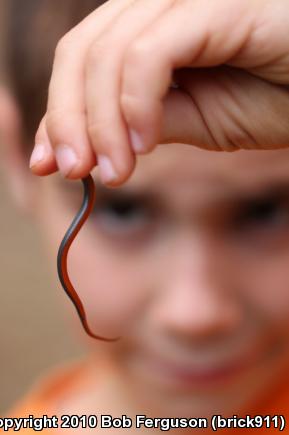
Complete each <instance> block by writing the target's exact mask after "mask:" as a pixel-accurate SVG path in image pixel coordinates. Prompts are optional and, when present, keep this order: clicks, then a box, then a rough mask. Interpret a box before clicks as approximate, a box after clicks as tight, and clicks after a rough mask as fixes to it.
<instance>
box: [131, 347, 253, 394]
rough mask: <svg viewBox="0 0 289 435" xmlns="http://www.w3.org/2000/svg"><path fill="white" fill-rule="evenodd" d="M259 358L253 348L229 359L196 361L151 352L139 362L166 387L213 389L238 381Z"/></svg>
mask: <svg viewBox="0 0 289 435" xmlns="http://www.w3.org/2000/svg"><path fill="white" fill-rule="evenodd" d="M259 358H260V354H259V352H258V353H256V352H255V351H254V352H248V353H246V354H244V355H243V356H242V357H239V358H234V359H231V360H227V361H218V362H214V363H212V362H210V363H208V362H206V363H204V364H200V363H198V364H196V363H195V362H193V363H192V362H191V361H190V362H189V361H180V360H178V359H177V358H173V359H172V358H170V359H169V358H167V357H163V356H162V355H160V354H157V353H150V352H148V353H145V354H142V355H140V356H138V358H137V361H136V363H137V366H139V367H140V369H141V371H142V372H143V371H144V372H145V375H148V376H149V377H150V378H151V379H155V380H156V381H159V382H160V383H161V384H165V385H166V386H169V387H172V388H176V389H181V390H189V389H192V388H202V389H214V388H218V387H220V386H224V385H225V384H230V383H232V382H234V381H236V380H237V379H238V377H240V376H241V375H242V374H244V373H245V372H246V371H247V370H249V369H250V368H251V367H252V366H254V365H255V364H256V363H257V362H258V360H259Z"/></svg>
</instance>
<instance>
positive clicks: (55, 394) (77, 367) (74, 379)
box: [8, 361, 289, 435]
mask: <svg viewBox="0 0 289 435" xmlns="http://www.w3.org/2000/svg"><path fill="white" fill-rule="evenodd" d="M87 367H88V366H87V364H86V362H85V361H81V362H77V363H74V364H71V365H70V366H67V365H66V366H63V367H60V368H57V369H55V370H54V371H53V372H52V373H50V375H49V376H46V378H45V379H44V380H41V381H40V382H38V383H37V385H35V387H34V388H32V390H31V392H30V393H29V395H27V396H26V397H25V399H24V400H22V401H21V402H19V403H18V404H17V406H16V407H14V409H12V410H11V412H10V413H9V415H8V417H11V418H24V417H29V416H30V415H33V417H43V416H44V415H47V416H48V417H52V416H53V415H54V412H55V411H54V409H55V403H57V402H58V400H59V398H60V397H61V396H62V394H67V393H68V392H69V390H70V389H72V388H73V387H74V386H75V385H76V384H77V383H78V382H81V380H82V379H83V378H84V377H85V376H86V375H87ZM236 414H237V413H236ZM254 415H261V416H266V415H270V416H274V415H283V416H284V418H285V420H287V423H288V425H289V381H288V379H285V380H284V381H281V382H280V384H279V385H277V386H275V387H274V390H272V391H268V394H267V395H266V397H264V401H263V403H262V404H261V405H260V404H259V405H258V407H256V408H255V409H253V410H252V412H250V416H254ZM241 416H242V415H240V417H241ZM22 430H25V431H26V432H25V433H26V434H27V435H35V433H36V432H35V431H34V430H33V429H22ZM200 430H201V429H200ZM236 430H237V431H238V433H239V434H240V435H245V434H247V433H248V432H249V431H250V432H251V431H254V432H256V430H257V429H245V430H243V429H228V431H229V432H230V433H235V431H236ZM47 431H50V432H51V434H52V433H54V434H55V433H56V432H57V429H46V433H47V434H49V433H50V432H47ZM257 431H258V430H257ZM261 431H262V433H263V432H264V431H265V433H266V434H268V435H270V434H276V433H277V432H278V429H275V428H273V427H272V428H270V429H265V428H264V429H261ZM192 432H193V433H194V432H195V431H194V430H193V429H192ZM221 432H222V433H224V432H226V431H225V430H222V431H221ZM283 433H284V434H288V435H289V427H288V428H287V427H285V430H284V431H283Z"/></svg>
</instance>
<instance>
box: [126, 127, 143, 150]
mask: <svg viewBox="0 0 289 435" xmlns="http://www.w3.org/2000/svg"><path fill="white" fill-rule="evenodd" d="M129 136H130V142H131V146H132V149H133V150H134V152H135V153H142V152H144V151H145V148H144V144H143V142H142V139H141V137H140V135H139V134H138V133H137V132H136V131H135V130H132V129H131V130H130V131H129Z"/></svg>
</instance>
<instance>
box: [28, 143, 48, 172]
mask: <svg viewBox="0 0 289 435" xmlns="http://www.w3.org/2000/svg"><path fill="white" fill-rule="evenodd" d="M44 156H45V146H44V145H42V144H36V145H35V147H34V150H33V152H32V154H31V157H30V163H29V167H30V168H33V166H36V165H37V164H38V163H39V162H41V161H42V160H43V159H44Z"/></svg>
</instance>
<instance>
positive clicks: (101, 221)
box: [38, 144, 289, 417]
mask: <svg viewBox="0 0 289 435" xmlns="http://www.w3.org/2000/svg"><path fill="white" fill-rule="evenodd" d="M288 157H289V151H274V152H273V151H270V152H253V151H248V152H246V151H242V152H238V153H231V154H225V153H212V152H206V151H200V150H198V149H194V148H193V147H189V146H183V145H178V144H175V145H170V146H160V147H158V149H157V150H156V151H155V152H153V153H152V154H151V155H148V156H145V157H142V158H140V159H139V162H138V166H137V170H136V172H135V174H134V176H133V178H132V179H131V180H130V181H129V182H128V183H126V185H125V186H123V187H121V188H119V189H114V190H112V189H104V188H103V187H100V186H99V185H98V187H97V204H96V206H95V210H94V212H93V214H92V215H91V217H90V219H89V221H88V223H87V224H86V226H85V227H84V228H83V230H82V231H81V233H80V235H79V238H78V239H77V240H76V241H75V243H74V245H73V246H72V248H71V254H70V257H69V269H70V277H71V281H72V282H73V285H74V287H75V289H76V290H77V292H78V294H79V296H80V298H81V300H82V302H83V305H84V307H85V310H86V314H87V317H88V322H89V325H90V328H91V329H92V330H93V332H94V333H96V334H98V335H102V336H104V337H117V336H121V337H122V338H121V339H120V340H119V341H118V342H117V343H98V342H95V343H94V346H95V348H96V350H95V356H96V364H97V360H98V359H99V356H100V355H102V356H104V357H105V358H106V359H107V360H108V361H109V362H110V364H112V365H113V367H114V370H115V373H116V377H119V384H118V390H117V391H118V393H117V394H120V395H121V394H123V396H125V397H126V399H127V400H128V403H129V402H130V399H131V402H130V403H131V406H132V407H135V408H137V409H140V410H144V409H145V410H147V412H148V413H149V412H150V413H151V414H152V415H155V416H177V417H180V416H187V417H189V416H199V417H204V416H209V415H210V414H212V413H221V414H223V415H225V414H232V413H236V412H239V411H241V410H243V409H245V410H246V409H250V406H253V404H254V403H255V402H256V401H257V402H258V400H259V399H260V398H261V397H262V396H263V395H264V394H265V393H266V394H268V391H270V388H271V387H272V385H274V384H275V383H276V380H278V379H279V377H280V374H281V373H284V371H285V369H286V368H287V367H288V361H289V349H288V342H289V341H288V334H289V316H288V314H289V274H288V264H289V158H288ZM94 175H95V179H96V183H97V175H96V174H94ZM42 187H43V189H42V190H41V192H40V196H39V211H38V212H39V215H40V218H41V219H42V222H43V228H44V230H45V233H46V236H47V240H48V241H49V244H50V246H51V252H52V256H53V258H52V260H51V261H53V262H55V255H56V250H57V248H58V244H59V241H60V239H61V237H62V236H63V234H64V231H65V230H66V229H67V227H68V224H69V222H70V220H71V219H72V217H73V215H74V214H75V212H76V210H77V208H78V207H79V205H80V202H81V195H82V185H81V183H80V182H79V181H77V182H71V181H64V180H62V179H61V178H60V177H59V176H58V175H57V176H54V177H48V179H45V180H42ZM122 388H123V390H122Z"/></svg>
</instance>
